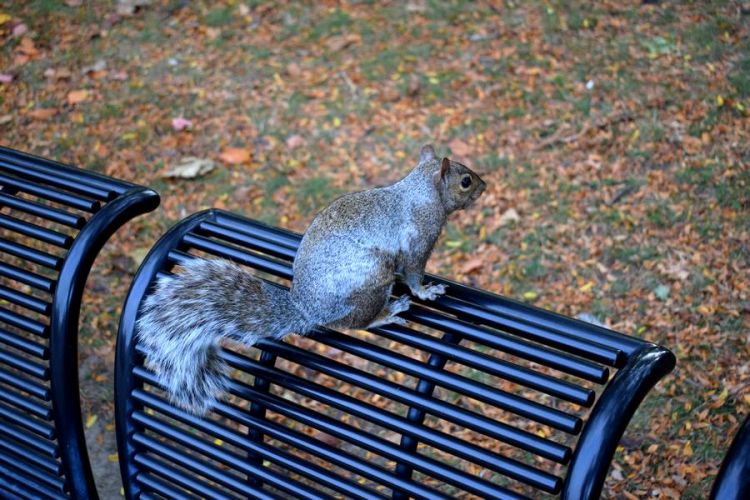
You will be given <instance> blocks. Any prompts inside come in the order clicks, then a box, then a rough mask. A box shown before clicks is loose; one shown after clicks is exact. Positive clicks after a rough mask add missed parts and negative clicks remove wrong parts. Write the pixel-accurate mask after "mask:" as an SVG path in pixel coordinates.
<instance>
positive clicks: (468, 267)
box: [461, 259, 484, 274]
mask: <svg viewBox="0 0 750 500" xmlns="http://www.w3.org/2000/svg"><path fill="white" fill-rule="evenodd" d="M483 265H484V261H483V260H482V259H471V260H470V261H468V262H466V264H464V265H463V266H462V267H461V272H462V273H464V274H469V273H470V272H472V271H476V270H477V269H479V268H481V267H482V266H483Z"/></svg>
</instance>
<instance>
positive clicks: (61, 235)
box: [0, 147, 159, 498]
mask: <svg viewBox="0 0 750 500" xmlns="http://www.w3.org/2000/svg"><path fill="white" fill-rule="evenodd" d="M158 204H159V197H158V195H157V194H156V193H155V192H153V191H151V190H148V189H145V188H142V187H139V186H136V185H134V184H130V183H127V182H120V181H116V180H113V179H110V178H108V177H105V176H103V175H99V174H96V173H92V172H87V171H84V170H80V169H77V168H74V167H70V166H66V165H62V164H60V163H56V162H53V161H48V160H44V159H42V158H37V157H35V156H31V155H28V154H24V153H21V152H18V151H14V150H12V149H8V148H3V147H0V497H4V498H5V497H9V498H96V491H95V488H94V482H93V478H92V474H91V468H90V466H89V462H88V458H87V452H86V443H85V439H84V435H83V425H82V423H81V412H80V402H79V394H78V350H77V347H78V318H79V312H80V305H81V296H82V294H83V290H84V285H85V283H86V277H87V276H88V273H89V270H90V268H91V265H92V264H93V262H94V259H95V257H96V255H97V253H98V252H99V250H100V249H101V247H102V245H103V244H104V243H105V242H106V241H107V239H108V238H109V237H110V236H111V235H112V233H113V232H114V231H115V230H117V228H119V227H120V226H121V225H122V224H124V223H125V222H127V221H128V220H130V219H131V218H133V217H135V216H136V215H139V214H142V213H144V212H148V211H151V210H153V209H154V208H156V207H157V206H158Z"/></svg>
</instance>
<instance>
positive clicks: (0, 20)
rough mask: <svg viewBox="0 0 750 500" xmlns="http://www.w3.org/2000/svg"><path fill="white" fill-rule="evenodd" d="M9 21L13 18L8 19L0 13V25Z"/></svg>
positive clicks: (7, 16)
mask: <svg viewBox="0 0 750 500" xmlns="http://www.w3.org/2000/svg"><path fill="white" fill-rule="evenodd" d="M11 19H13V18H12V17H10V16H9V15H8V14H5V13H2V12H0V25H3V24H5V23H7V22H8V21H10V20H11Z"/></svg>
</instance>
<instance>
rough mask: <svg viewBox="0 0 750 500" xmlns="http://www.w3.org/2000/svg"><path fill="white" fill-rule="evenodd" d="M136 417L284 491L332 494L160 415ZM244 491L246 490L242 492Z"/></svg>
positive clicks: (156, 430) (310, 495) (137, 414)
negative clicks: (189, 431)
mask: <svg viewBox="0 0 750 500" xmlns="http://www.w3.org/2000/svg"><path fill="white" fill-rule="evenodd" d="M132 418H133V421H135V422H137V423H139V424H141V425H143V426H144V427H145V428H146V429H148V430H150V431H152V432H154V433H157V434H160V435H161V436H164V437H166V438H169V439H171V440H172V441H174V442H175V443H177V444H179V445H182V446H184V447H186V448H190V449H191V450H193V451H197V452H199V453H201V454H202V455H205V456H206V457H208V458H211V459H212V460H215V461H217V462H220V463H223V464H224V465H226V466H228V467H229V468H230V469H231V470H233V471H238V472H242V473H243V474H247V475H252V476H254V477H257V478H258V479H261V480H262V481H263V482H264V483H267V484H269V485H271V486H273V487H274V488H277V489H279V490H281V491H286V492H287V493H289V494H291V495H294V496H296V497H306V498H311V499H312V498H315V499H321V500H325V499H328V498H330V497H329V496H327V495H319V494H316V492H315V491H313V490H311V489H310V488H309V487H304V486H303V485H301V484H300V483H298V482H297V481H294V480H291V479H289V478H284V477H282V476H279V475H278V474H276V473H274V472H273V471H271V470H270V469H267V468H265V467H262V466H261V467H256V466H254V465H252V464H250V463H248V462H246V459H245V457H244V456H239V455H236V454H234V453H230V452H228V451H226V450H223V449H221V448H220V447H218V446H211V445H210V444H208V443H206V442H205V441H203V440H201V439H198V438H196V437H195V436H191V435H189V434H186V433H185V432H183V431H181V430H179V429H178V428H176V427H172V426H170V425H169V424H167V423H165V422H161V421H159V420H158V419H155V418H153V417H150V416H148V415H146V414H145V413H143V412H138V411H136V412H135V413H133V415H132ZM240 493H243V492H240Z"/></svg>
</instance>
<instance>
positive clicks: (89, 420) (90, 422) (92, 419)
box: [86, 414, 98, 429]
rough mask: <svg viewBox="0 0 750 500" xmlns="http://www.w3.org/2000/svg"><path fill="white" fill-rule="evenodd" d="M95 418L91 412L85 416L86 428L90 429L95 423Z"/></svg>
mask: <svg viewBox="0 0 750 500" xmlns="http://www.w3.org/2000/svg"><path fill="white" fill-rule="evenodd" d="M97 419H98V417H97V416H96V415H93V414H92V415H89V416H88V417H86V428H87V429H91V427H92V426H93V425H94V424H95V423H96V420H97Z"/></svg>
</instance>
